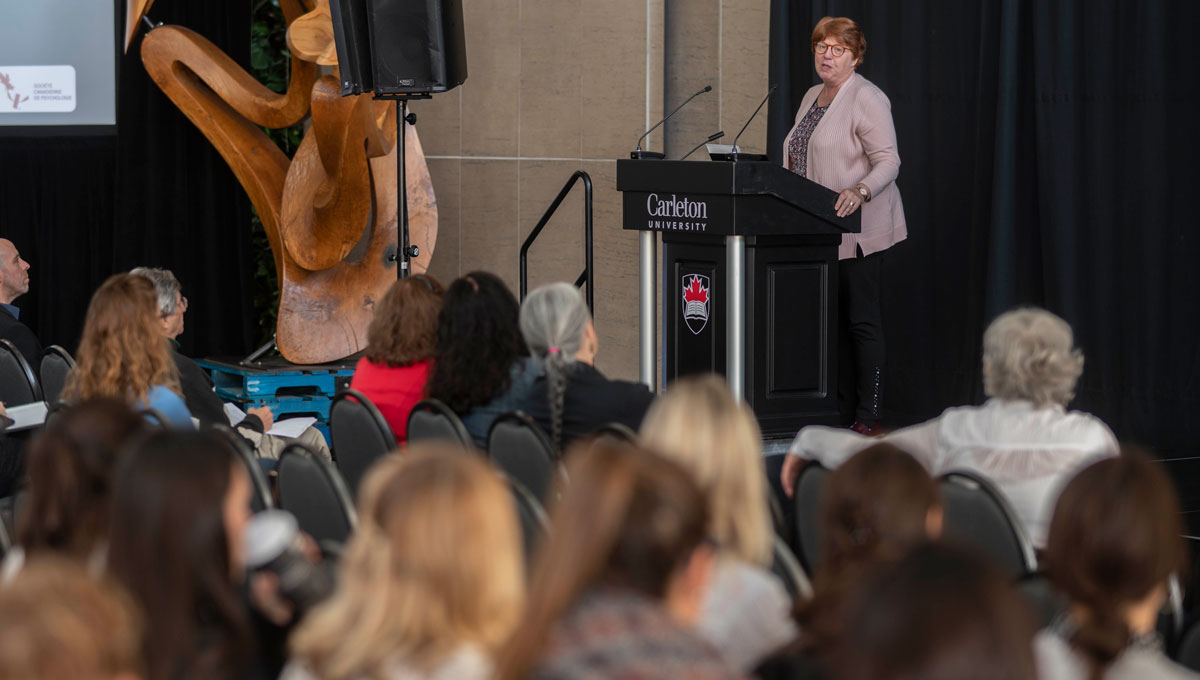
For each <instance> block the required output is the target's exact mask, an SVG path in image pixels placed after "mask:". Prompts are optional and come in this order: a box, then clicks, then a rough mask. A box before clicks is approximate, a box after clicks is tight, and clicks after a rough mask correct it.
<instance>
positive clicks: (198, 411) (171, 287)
mask: <svg viewBox="0 0 1200 680" xmlns="http://www.w3.org/2000/svg"><path fill="white" fill-rule="evenodd" d="M130 273H131V274H135V275H137V276H143V277H145V278H147V279H149V280H150V282H151V283H153V284H154V290H155V292H156V293H157V294H158V306H159V314H160V317H159V318H160V321H161V323H162V326H161V329H162V333H163V335H165V336H166V337H167V339H169V340H170V341H171V347H172V348H173V350H174V351H173V352H172V353H171V354H172V356H173V358H174V359H175V366H176V367H177V368H178V369H179V385H180V387H181V388H182V389H183V400H184V402H185V403H186V404H187V407H188V410H189V411H191V412H192V415H193V416H195V418H196V420H199V421H200V424H201V425H211V424H213V423H221V424H225V425H228V424H229V417H228V416H227V415H226V414H225V407H224V406H223V405H222V404H221V400H220V399H219V398H218V397H217V394H216V392H214V391H213V382H212V378H210V377H209V375H208V372H207V371H205V370H204V369H203V368H201V367H200V365H199V364H197V363H196V362H195V361H192V360H191V359H189V358H188V357H185V356H184V355H183V354H181V353H180V352H179V343H178V342H177V341H176V340H175V338H178V337H179V336H180V334H182V333H183V314H184V312H186V311H187V306H188V303H187V298H186V297H184V296H183V293H182V289H181V286H180V285H179V279H176V278H175V274H173V273H171V271H170V270H168V269H155V268H151V267H138V268H136V269H134V270H133V271H131V272H130ZM274 422H275V419H274V414H272V413H271V408H270V407H268V406H258V407H255V408H251V409H248V410H247V412H246V418H245V419H244V420H242V421H241V422H240V423H238V424H237V429H238V432H240V433H241V434H242V435H243V436H244V437H246V439H248V440H250V442H251V443H253V444H254V448H255V452H256V453H257V454H258V455H259V457H261V458H273V459H274V458H279V454H280V452H281V451H283V447H285V446H287V444H288V439H287V438H284V437H276V436H272V435H267V434H264V433H265V432H266V431H268V430H270V429H271V426H272V425H273V424H274ZM296 440H297V441H300V442H303V443H305V444H308V445H309V446H310V447H312V448H313V450H315V451H316V452H317V453H319V454H320V455H321V456H323V457H324V458H326V459H327V460H328V459H331V456H330V453H329V444H328V443H326V441H325V437H324V436H322V435H321V433H320V432H319V431H317V430H316V428H312V427H310V428H308V429H307V430H305V431H304V432H302V433H301V434H300V436H299V437H297V438H296Z"/></svg>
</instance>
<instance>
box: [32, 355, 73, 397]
mask: <svg viewBox="0 0 1200 680" xmlns="http://www.w3.org/2000/svg"><path fill="white" fill-rule="evenodd" d="M74 369H75V360H74V359H72V358H71V353H70V352H68V351H67V350H65V349H63V348H62V347H59V346H58V345H50V346H49V347H47V348H46V349H45V350H44V351H43V352H42V365H41V366H40V367H39V370H38V376H39V377H40V378H41V382H42V398H43V399H45V400H46V401H47V402H54V401H55V400H57V399H58V395H59V394H61V393H62V389H63V386H64V385H66V384H67V376H68V375H70V374H71V371H72V370H74Z"/></svg>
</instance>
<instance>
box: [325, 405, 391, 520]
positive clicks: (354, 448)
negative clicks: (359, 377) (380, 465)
mask: <svg viewBox="0 0 1200 680" xmlns="http://www.w3.org/2000/svg"><path fill="white" fill-rule="evenodd" d="M329 434H330V437H331V438H332V439H333V460H334V464H335V465H337V469H338V472H340V473H342V479H344V480H345V481H346V487H347V488H348V489H349V490H350V497H351V498H357V496H358V485H359V483H360V482H361V481H362V478H363V475H365V474H366V472H367V470H368V469H369V468H370V467H371V464H372V463H374V462H375V461H376V460H379V459H380V458H381V457H383V456H385V455H387V454H388V453H391V452H392V451H394V450H395V449H396V435H395V434H393V433H392V428H391V427H390V426H389V425H388V424H387V421H386V420H384V418H383V414H382V413H380V412H379V409H378V408H376V406H375V404H373V403H371V400H370V399H368V398H367V396H366V395H364V394H362V393H360V392H358V391H357V390H345V391H343V392H339V393H338V394H337V396H335V397H334V398H333V406H331V407H330V409H329Z"/></svg>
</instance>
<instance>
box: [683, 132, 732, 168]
mask: <svg viewBox="0 0 1200 680" xmlns="http://www.w3.org/2000/svg"><path fill="white" fill-rule="evenodd" d="M724 136H725V131H724V130H721V131H720V132H715V133H713V134H711V135H709V136H708V139H706V140H704V141H703V142H700V143H699V144H697V145H696V146H694V147H692V150H691V151H689V152H687V153H685V154H683V158H680V159H679V160H681V161H686V160H687V157H688V156H691V155H692V154H694V153H696V151H697V150H698V149H699V148H700V147H702V146H704V145H705V144H712V143H713V142H715V141H717V140H718V139H720V138H722V137H724Z"/></svg>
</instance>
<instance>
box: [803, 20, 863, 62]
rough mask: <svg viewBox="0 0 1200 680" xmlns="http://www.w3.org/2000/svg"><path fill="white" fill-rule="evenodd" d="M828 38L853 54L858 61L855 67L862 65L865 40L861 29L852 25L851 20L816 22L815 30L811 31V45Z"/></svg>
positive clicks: (854, 24) (856, 25)
mask: <svg viewBox="0 0 1200 680" xmlns="http://www.w3.org/2000/svg"><path fill="white" fill-rule="evenodd" d="M829 37H832V38H833V39H834V40H837V41H838V42H839V43H841V44H843V45H845V46H846V49H848V50H850V51H851V52H853V53H854V56H855V57H856V58H857V59H858V64H856V65H857V66H861V65H862V63H863V57H865V56H866V54H867V39H866V38H864V37H863V32H862V29H861V28H859V26H858V24H856V23H854V20H853V19H847V18H846V17H824V18H823V19H821V20H820V21H818V22H817V26H816V28H814V29H813V34H812V41H813V44H814V45H816V44H817V43H819V42H821V41H822V40H824V39H825V38H829Z"/></svg>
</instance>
